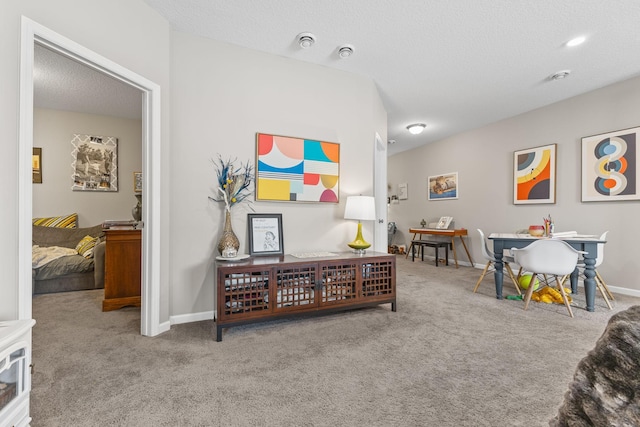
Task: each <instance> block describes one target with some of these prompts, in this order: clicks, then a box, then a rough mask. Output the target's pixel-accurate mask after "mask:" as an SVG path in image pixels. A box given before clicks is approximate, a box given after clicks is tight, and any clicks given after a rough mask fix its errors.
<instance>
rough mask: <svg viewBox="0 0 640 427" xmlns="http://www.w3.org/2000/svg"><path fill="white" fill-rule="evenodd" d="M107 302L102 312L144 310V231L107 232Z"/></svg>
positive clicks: (105, 286) (105, 290) (105, 301)
mask: <svg viewBox="0 0 640 427" xmlns="http://www.w3.org/2000/svg"><path fill="white" fill-rule="evenodd" d="M104 234H105V235H106V236H107V246H106V248H105V257H104V301H102V311H111V310H117V309H119V308H122V307H125V306H135V307H140V291H141V286H142V274H141V265H142V230H104Z"/></svg>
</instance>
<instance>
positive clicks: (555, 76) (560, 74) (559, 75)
mask: <svg viewBox="0 0 640 427" xmlns="http://www.w3.org/2000/svg"><path fill="white" fill-rule="evenodd" d="M569 74H571V70H562V71H558V72H557V73H555V74H552V75H551V76H550V77H549V79H551V80H562V79H564V78H565V77H567V76H568V75H569Z"/></svg>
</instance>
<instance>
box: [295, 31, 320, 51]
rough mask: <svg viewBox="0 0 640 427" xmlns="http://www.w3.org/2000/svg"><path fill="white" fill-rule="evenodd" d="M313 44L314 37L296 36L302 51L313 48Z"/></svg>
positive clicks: (311, 35)
mask: <svg viewBox="0 0 640 427" xmlns="http://www.w3.org/2000/svg"><path fill="white" fill-rule="evenodd" d="M315 42H316V36H314V35H313V34H311V33H300V34H298V44H299V45H300V47H301V48H303V49H306V48H308V47H311V46H313V44H314V43H315Z"/></svg>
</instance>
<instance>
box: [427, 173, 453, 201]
mask: <svg viewBox="0 0 640 427" xmlns="http://www.w3.org/2000/svg"><path fill="white" fill-rule="evenodd" d="M427 185H428V187H429V188H428V200H452V199H457V198H458V190H459V186H458V172H449V173H444V174H441V175H433V176H430V177H428V178H427Z"/></svg>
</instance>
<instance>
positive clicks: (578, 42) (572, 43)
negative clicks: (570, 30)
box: [567, 36, 587, 47]
mask: <svg viewBox="0 0 640 427" xmlns="http://www.w3.org/2000/svg"><path fill="white" fill-rule="evenodd" d="M586 39H587V38H586V37H584V36H580V37H576V38H573V39H571V40H569V41H568V42H567V46H568V47H574V46H578V45H581V44H582V43H584V41H585V40H586Z"/></svg>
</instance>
